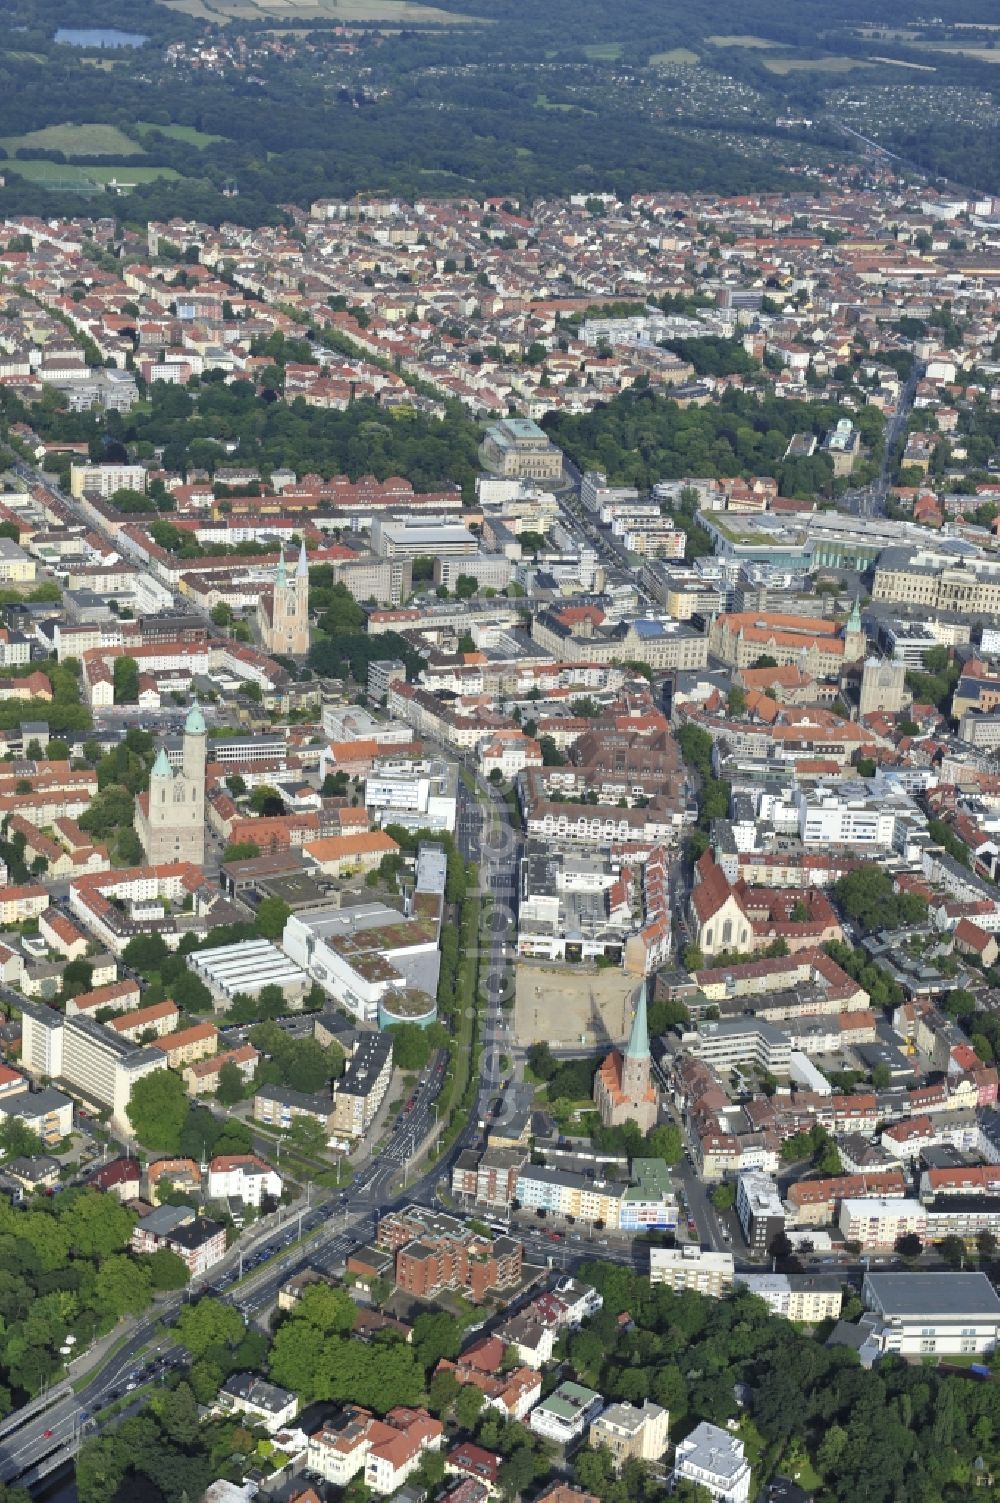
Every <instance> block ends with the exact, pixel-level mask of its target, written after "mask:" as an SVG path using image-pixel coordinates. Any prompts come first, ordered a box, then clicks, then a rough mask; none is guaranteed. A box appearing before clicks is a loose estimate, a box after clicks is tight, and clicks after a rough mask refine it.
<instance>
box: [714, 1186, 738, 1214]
mask: <svg viewBox="0 0 1000 1503" xmlns="http://www.w3.org/2000/svg"><path fill="white" fill-rule="evenodd" d="M711 1201H712V1204H713V1206H714V1207H715V1209H716V1210H717V1211H731V1210H732V1208H733V1206H734V1205H735V1204H736V1187H735V1185H729V1184H725V1183H723V1184H721V1185H716V1187H715V1189H714V1190H713V1191H712V1195H711Z"/></svg>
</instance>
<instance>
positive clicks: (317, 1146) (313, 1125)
mask: <svg viewBox="0 0 1000 1503" xmlns="http://www.w3.org/2000/svg"><path fill="white" fill-rule="evenodd" d="M288 1137H289V1140H290V1141H291V1142H292V1143H294V1145H295V1147H296V1148H298V1149H300V1150H301V1151H302V1152H303V1153H305V1154H308V1155H309V1156H310V1157H315V1156H316V1154H319V1153H322V1152H323V1150H324V1149H325V1148H326V1144H327V1132H326V1128H325V1127H324V1126H323V1124H322V1123H321V1122H317V1121H316V1119H315V1117H306V1116H299V1117H296V1118H295V1120H294V1121H293V1123H292V1125H291V1127H290V1128H289V1129H288Z"/></svg>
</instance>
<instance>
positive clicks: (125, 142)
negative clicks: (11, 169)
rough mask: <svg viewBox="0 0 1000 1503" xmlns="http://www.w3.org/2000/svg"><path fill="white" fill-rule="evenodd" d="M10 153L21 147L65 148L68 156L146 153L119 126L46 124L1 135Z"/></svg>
mask: <svg viewBox="0 0 1000 1503" xmlns="http://www.w3.org/2000/svg"><path fill="white" fill-rule="evenodd" d="M0 146H3V147H4V148H5V150H6V152H7V155H8V156H11V157H12V156H13V155H14V153H15V151H17V149H18V147H20V146H25V147H36V148H37V149H38V150H40V151H64V152H65V153H66V155H67V156H68V157H141V156H144V155H145V153H144V151H143V148H142V147H141V146H140V145H139V144H138V143H137V142H136V141H130V140H129V138H128V136H126V135H125V133H124V131H120V130H119V129H118V127H117V125H99V124H97V123H96V122H94V123H92V124H90V125H46V126H43V128H42V129H41V130H32V131H29V132H28V133H27V135H24V136H3V137H0Z"/></svg>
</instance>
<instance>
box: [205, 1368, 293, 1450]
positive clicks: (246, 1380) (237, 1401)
mask: <svg viewBox="0 0 1000 1503" xmlns="http://www.w3.org/2000/svg"><path fill="white" fill-rule="evenodd" d="M219 1406H220V1408H222V1409H225V1410H227V1411H228V1412H229V1413H230V1414H245V1415H247V1416H248V1417H249V1419H250V1421H251V1423H252V1424H254V1425H260V1426H262V1428H263V1429H265V1430H266V1431H267V1433H268V1434H269V1435H274V1434H276V1433H277V1431H279V1430H284V1429H285V1428H286V1427H287V1426H288V1425H290V1424H291V1423H292V1421H293V1420H294V1418H295V1416H296V1414H297V1412H298V1407H299V1401H298V1398H297V1397H296V1395H295V1394H294V1393H291V1392H289V1390H288V1389H287V1388H279V1387H278V1385H277V1383H269V1382H268V1381H267V1379H266V1378H261V1377H258V1376H257V1374H256V1373H234V1374H233V1375H232V1377H231V1378H227V1379H226V1381H225V1383H223V1385H222V1387H221V1388H220V1389H219Z"/></svg>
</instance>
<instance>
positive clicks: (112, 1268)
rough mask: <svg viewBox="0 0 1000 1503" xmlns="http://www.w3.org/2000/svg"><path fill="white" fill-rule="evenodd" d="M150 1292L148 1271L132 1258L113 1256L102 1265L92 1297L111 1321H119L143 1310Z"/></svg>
mask: <svg viewBox="0 0 1000 1503" xmlns="http://www.w3.org/2000/svg"><path fill="white" fill-rule="evenodd" d="M152 1289H153V1282H152V1278H151V1277H150V1273H149V1269H148V1268H144V1267H143V1266H142V1264H141V1263H140V1262H138V1261H137V1260H136V1259H134V1258H128V1257H125V1256H124V1255H123V1254H121V1253H116V1254H115V1255H114V1256H113V1257H110V1258H105V1259H104V1260H103V1261H102V1263H101V1277H100V1280H99V1281H98V1283H97V1285H96V1288H95V1295H96V1299H97V1303H98V1306H99V1308H100V1309H102V1310H103V1311H105V1312H106V1313H107V1314H108V1315H109V1316H111V1317H112V1318H113V1319H114V1320H120V1319H121V1318H122V1316H123V1315H138V1313H139V1311H140V1310H144V1309H145V1308H146V1306H147V1305H148V1304H149V1300H150V1295H151V1294H152Z"/></svg>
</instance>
